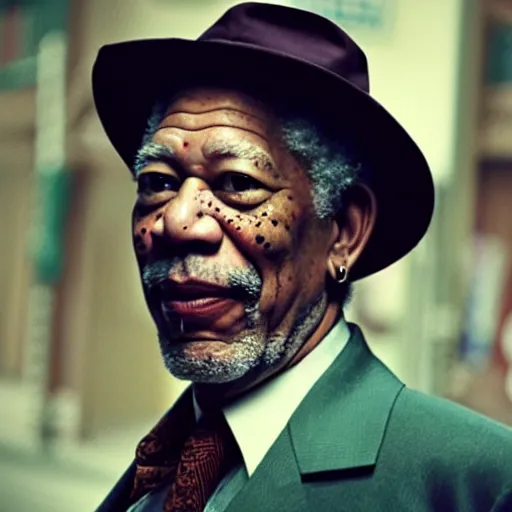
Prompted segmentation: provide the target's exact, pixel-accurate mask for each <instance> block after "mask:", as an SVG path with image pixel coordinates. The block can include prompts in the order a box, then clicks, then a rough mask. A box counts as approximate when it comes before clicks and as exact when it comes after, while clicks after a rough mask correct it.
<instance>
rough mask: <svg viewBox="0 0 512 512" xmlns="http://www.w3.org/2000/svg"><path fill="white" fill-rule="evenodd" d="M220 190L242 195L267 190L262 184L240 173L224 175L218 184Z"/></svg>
mask: <svg viewBox="0 0 512 512" xmlns="http://www.w3.org/2000/svg"><path fill="white" fill-rule="evenodd" d="M217 187H218V189H219V190H222V192H228V193H232V194H240V193H242V192H247V191H249V190H259V189H262V188H265V187H264V186H263V184H262V183H260V182H259V181H257V180H255V179H254V178H251V177H250V176H247V174H241V173H238V172H228V173H226V174H224V175H223V176H222V177H221V178H220V179H219V182H218V184H217Z"/></svg>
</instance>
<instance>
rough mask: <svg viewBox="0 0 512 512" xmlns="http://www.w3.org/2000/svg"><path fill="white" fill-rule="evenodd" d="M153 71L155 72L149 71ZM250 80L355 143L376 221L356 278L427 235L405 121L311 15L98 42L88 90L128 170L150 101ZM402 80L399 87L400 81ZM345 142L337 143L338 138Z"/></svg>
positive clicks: (226, 21) (247, 16) (270, 16)
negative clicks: (195, 87) (186, 89)
mask: <svg viewBox="0 0 512 512" xmlns="http://www.w3.org/2000/svg"><path fill="white" fill-rule="evenodd" d="M150 72H154V73H155V76H150V75H149V73H150ZM215 80H219V81H220V80H222V82H223V83H233V85H234V86H235V84H240V83H241V82H244V83H247V84H251V86H252V87H253V88H257V89H258V90H261V91H266V92H271V93H272V94H273V95H274V96H275V97H277V98H279V97H282V98H283V99H284V98H286V100H287V101H290V100H292V101H296V102H297V104H299V105H308V108H309V109H310V110H312V111H314V112H316V113H317V117H319V118H321V119H323V120H325V122H326V123H328V124H329V126H330V130H331V132H333V130H334V133H336V129H337V128H339V133H340V138H341V137H342V134H343V133H347V132H348V133H350V134H351V135H352V136H353V137H354V138H355V140H356V143H357V147H358V148H359V152H360V154H361V160H362V161H363V162H364V165H367V166H368V168H369V173H370V186H371V188H372V190H373V192H374V194H375V196H376V199H377V219H376V224H375V228H374V231H373V233H372V235H371V237H370V239H369V241H368V244H367V246H366V248H365V250H364V251H363V253H362V254H361V257H360V258H359V260H358V261H357V263H356V265H355V266H354V268H353V269H351V279H352V280H356V279H360V278H362V277H365V276H367V275H369V274H372V273H375V272H377V271H379V270H381V269H383V268H385V267H387V266H388V265H390V264H391V263H393V262H395V261H397V260H398V259H400V258H402V257H403V256H404V255H405V254H407V253H408V252H409V251H410V250H411V249H413V248H414V247H415V246H416V245H417V244H418V242H419V241H420V240H421V238H422V237H423V235H424V234H425V232H426V230H427V228H428V225H429V223H430V220H431V217H432V212H433V207H434V185H433V180H432V175H431V173H430V170H429V167H428V164H427V162H426V160H425V158H424V156H423V154H422V153H421V151H420V149H419V148H418V146H417V145H416V144H415V143H414V141H413V140H412V139H411V137H410V136H409V135H408V134H407V132H406V131H405V130H404V129H403V127H402V126H401V125H400V124H399V123H398V122H397V121H396V120H395V119H394V118H393V116H391V114H389V113H388V112H387V111H386V110H385V109H384V108H383V107H382V106H381V105H380V104H379V103H378V102H377V101H375V100H374V99H373V98H372V97H371V96H370V94H369V78H368V67H367V61H366V57H365V54H364V53H363V51H362V50H361V48H359V47H358V46H357V44H356V43H355V42H354V41H353V40H352V39H351V38H350V37H349V36H348V35H347V34H346V33H345V32H344V31H343V30H342V29H341V28H339V27H338V26H337V25H336V24H334V23H332V22H331V21H329V20H328V19H326V18H323V17H321V16H318V15H316V14H313V13H310V12H307V11H303V10H300V9H294V8H290V7H283V6H279V5H271V4H263V3H251V2H250V3H242V4H239V5H237V6H235V7H232V8H231V9H229V10H228V11H227V12H226V13H225V14H224V15H223V16H222V17H221V18H220V19H219V20H218V21H217V22H216V23H214V24H213V25H212V26H211V27H210V28H209V29H208V30H206V32H204V33H203V34H202V35H201V36H200V37H199V38H198V39H197V40H188V39H177V38H169V39H145V40H137V41H127V42H121V43H115V44H110V45H107V46H103V47H102V48H101V49H100V51H99V53H98V56H97V59H96V62H95V64H94V68H93V76H92V83H93V94H94V101H95V105H96V109H97V112H98V115H99V118H100V120H101V122H102V124H103V127H104V129H105V131H106V133H107V136H108V137H109V139H110V141H111V142H112V144H113V146H114V148H115V149H116V150H117V152H118V153H119V155H120V156H121V158H122V159H123V160H124V162H125V163H126V165H128V167H130V168H131V167H132V164H133V161H134V157H135V154H136V152H137V150H138V148H139V147H140V144H141V141H142V138H143V135H144V131H145V129H146V126H147V121H148V117H149V115H150V112H151V110H152V107H153V105H154V102H155V100H156V98H157V97H158V95H159V94H161V92H162V90H161V89H162V84H165V92H166V93H168V97H171V96H172V95H173V93H176V92H177V91H179V90H180V89H181V88H182V87H183V86H184V84H186V83H192V82H194V83H196V84H201V83H211V82H212V81H215ZM399 85H400V84H398V83H397V86H399ZM340 142H343V141H340Z"/></svg>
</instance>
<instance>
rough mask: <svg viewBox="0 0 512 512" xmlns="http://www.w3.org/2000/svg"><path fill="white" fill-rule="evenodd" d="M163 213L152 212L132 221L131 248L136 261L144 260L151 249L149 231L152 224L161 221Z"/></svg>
mask: <svg viewBox="0 0 512 512" xmlns="http://www.w3.org/2000/svg"><path fill="white" fill-rule="evenodd" d="M162 216H163V212H154V213H152V214H151V215H147V216H143V217H136V216H134V217H133V219H132V237H133V248H134V250H135V255H136V256H137V259H138V260H140V259H141V258H144V256H146V255H147V254H148V253H149V252H150V251H151V248H152V238H151V230H152V228H153V225H154V223H155V222H156V221H157V220H159V219H161V218H162Z"/></svg>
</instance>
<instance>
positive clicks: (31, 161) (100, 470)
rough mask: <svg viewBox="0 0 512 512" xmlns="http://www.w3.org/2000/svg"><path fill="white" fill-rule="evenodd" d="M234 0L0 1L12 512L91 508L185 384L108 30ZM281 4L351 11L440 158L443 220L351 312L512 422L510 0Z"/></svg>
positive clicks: (390, 96)
mask: <svg viewBox="0 0 512 512" xmlns="http://www.w3.org/2000/svg"><path fill="white" fill-rule="evenodd" d="M235 3H237V2H234V1H227V0H187V1H186V2H185V1H182V0H108V1H107V0H87V1H86V0H17V1H16V0H0V218H3V219H4V228H3V236H2V241H1V242H0V248H1V249H0V405H1V420H0V475H1V478H0V512H18V511H22V512H24V511H52V512H59V511H69V510H73V511H76V512H80V511H90V510H94V508H95V506H96V505H98V503H99V502H100V501H101V500H102V498H103V497H104V496H105V494H106V493H107V492H108V490H109V489H110V488H111V486H112V485H113V483H114V482H115V481H116V480H117V478H118V477H119V475H120V474H121V472H122V471H123V470H124V468H125V467H126V466H127V465H128V464H129V462H130V461H131V459H132V457H133V453H134V448H135V445H136V443H137V441H138V440H139V439H140V437H142V436H143V435H144V434H145V433H146V431H147V430H148V429H149V428H150V427H151V426H152V425H153V424H154V423H155V422H156V420H157V419H158V418H159V417H160V416H161V415H162V413H163V412H164V411H165V410H166V409H167V408H168V407H169V406H170V404H171V403H172V402H173V401H174V400H175V398H176V397H177V395H178V394H179V393H180V392H181V390H182V389H183V387H184V383H182V382H178V381H176V380H174V379H173V378H172V377H170V376H169V375H168V374H167V373H166V371H165V369H164V368H163V365H162V363H161V361H160V355H159V351H158V346H157V345H158V344H157V342H156V337H155V330H154V328H153V326H152V323H151V320H150V317H149V314H148V313H147V311H146V307H145V303H144V300H143V297H142V293H141V288H140V284H139V279H138V274H137V271H136V266H135V260H134V258H133V256H132V249H131V235H130V209H131V205H132V201H133V199H134V194H135V187H134V183H133V182H132V181H131V179H130V176H129V174H128V172H127V170H126V169H125V168H124V167H123V164H122V162H121V160H120V159H119V158H118V157H117V155H116V154H115V153H114V151H113V149H112V148H111V147H110V145H109V143H108V141H107V139H106V136H105V135H104V133H103V131H102V129H101V126H100V124H99V121H98V119H97V116H96V113H95V110H94V106H93V101H92V95H91V88H90V73H91V67H92V64H93V62H94V58H95V55H96V53H97V50H98V48H99V47H100V46H101V45H103V44H105V43H109V42H114V41H119V40H124V39H132V38H143V37H169V36H176V37H186V38H195V37H197V36H198V35H199V34H200V33H201V32H202V31H203V30H204V29H205V28H206V27H207V26H209V25H210V24H211V23H212V22H214V21H215V20H216V19H217V18H218V17H219V16H220V15H221V14H222V13H223V12H224V10H225V9H226V8H227V7H229V6H231V5H234V4H235ZM273 3H281V4H286V5H294V6H298V7H301V8H306V9H309V10H313V11H316V12H319V13H321V14H324V15H327V16H328V17H330V18H331V19H333V20H334V21H336V22H338V23H339V24H340V25H342V26H343V27H344V28H346V29H347V30H348V32H349V33H350V34H351V35H352V36H353V37H354V38H355V39H356V40H357V41H358V42H359V43H360V44H361V46H362V47H363V49H364V50H365V52H366V53H367V55H368V59H369V64H370V76H371V85H372V92H373V95H374V96H375V97H376V98H377V99H378V100H380V101H381V102H382V103H383V104H384V105H385V106H386V107H387V108H388V109H389V110H390V111H391V112H392V113H393V114H394V115H395V116H396V117H397V118H398V119H399V120H400V121H401V122H402V123H403V125H404V126H405V127H406V128H407V129H408V130H409V132H410V133H411V135H412V136H413V138H415V140H416V141H417V142H418V144H419V145H420V146H421V148H422V149H423V150H424V152H425V154H426V156H427V159H428V160H429V162H430V164H431V167H432V170H433V173H434V176H435V181H436V186H437V205H436V212H435V216H434V220H433V223H432V226H431V229H430V231H429V234H428V235H427V237H426V238H425V239H424V240H423V242H422V243H421V244H420V245H419V246H418V248H417V249H416V250H415V251H414V252H413V253H412V254H411V255H409V256H408V257H406V258H405V259H403V260H402V261H400V262H399V263H397V264H395V265H393V266H391V267H390V268H388V269H386V270H385V271H383V272H381V273H379V274H377V275H376V276H374V277H371V278H368V279H366V280H364V281H363V282H362V283H360V284H358V285H357V286H356V293H355V297H354V300H353V302H352V304H351V306H350V308H349V311H348V312H347V317H348V319H349V320H351V321H356V322H358V323H360V324H361V325H362V327H363V330H364V331H365V332H366V335H367V338H368V339H369V342H370V344H371V346H372V348H373V349H374V351H375V352H376V353H377V354H378V355H379V356H380V357H381V358H382V359H383V360H384V361H385V362H386V364H387V365H388V366H389V367H390V368H391V369H392V370H393V371H394V372H396V373H397V374H398V376H399V377H400V378H401V379H403V380H404V381H405V382H406V384H407V385H409V386H410V387H413V388H417V389H420V390H422V391H424V392H427V393H431V394H436V395H440V396H444V397H448V398H450V399H453V400H455V401H458V402H460V403H462V404H464V405H466V406H467V407H470V408H472V409H474V410H476V411H478V412H480V413H482V414H485V415H488V416H490V417H492V418H494V419H496V420H498V421H500V422H504V423H506V424H508V425H512V213H511V212H512V1H510V0H428V1H425V0H309V1H308V0H295V1H294V0H288V1H283V2H273ZM163 65H164V66H165V61H163ZM171 66H172V56H169V67H171ZM175 71H176V72H179V70H175ZM134 72H137V73H140V72H143V73H148V79H149V78H151V79H154V77H155V76H158V75H157V74H158V73H159V72H166V70H165V69H163V70H151V69H147V70H134ZM120 94H122V91H120ZM397 158H399V155H397Z"/></svg>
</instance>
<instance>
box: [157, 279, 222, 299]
mask: <svg viewBox="0 0 512 512" xmlns="http://www.w3.org/2000/svg"><path fill="white" fill-rule="evenodd" d="M231 296H232V290H230V289H229V288H226V287H224V286H219V285H216V284H212V283H208V282H206V281H198V280H195V279H187V280H184V281H179V282H178V281H174V280H169V281H165V282H164V283H162V284H161V285H160V298H161V300H162V301H163V302H193V301H196V300H201V299H207V298H219V297H224V298H230V297H231Z"/></svg>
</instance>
